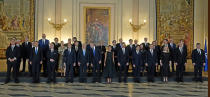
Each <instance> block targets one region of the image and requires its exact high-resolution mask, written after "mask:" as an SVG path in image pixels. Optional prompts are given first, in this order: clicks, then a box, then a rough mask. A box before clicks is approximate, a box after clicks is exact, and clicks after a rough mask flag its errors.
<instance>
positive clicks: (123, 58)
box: [117, 42, 129, 83]
mask: <svg viewBox="0 0 210 97" xmlns="http://www.w3.org/2000/svg"><path fill="white" fill-rule="evenodd" d="M117 57H118V58H117V59H118V66H119V69H120V72H119V82H121V81H122V79H121V76H122V74H123V75H124V82H125V83H127V73H128V65H129V52H128V50H127V49H126V45H125V43H124V42H123V43H122V48H120V49H119V50H118V55H117Z"/></svg>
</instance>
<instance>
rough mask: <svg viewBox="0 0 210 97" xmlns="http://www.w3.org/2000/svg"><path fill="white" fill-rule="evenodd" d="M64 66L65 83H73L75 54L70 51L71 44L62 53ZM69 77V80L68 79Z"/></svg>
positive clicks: (72, 50)
mask: <svg viewBox="0 0 210 97" xmlns="http://www.w3.org/2000/svg"><path fill="white" fill-rule="evenodd" d="M63 62H64V66H65V67H66V81H65V82H66V83H68V82H71V83H73V81H74V66H76V63H75V62H76V54H75V51H74V49H72V47H71V44H70V43H69V44H68V48H67V49H66V50H65V51H64V55H63ZM69 77H70V78H69Z"/></svg>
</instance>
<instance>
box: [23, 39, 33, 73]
mask: <svg viewBox="0 0 210 97" xmlns="http://www.w3.org/2000/svg"><path fill="white" fill-rule="evenodd" d="M31 46H32V44H31V42H29V39H28V36H26V37H25V41H24V42H23V43H22V57H23V69H22V71H21V72H25V67H26V60H28V70H29V72H31V71H30V69H29V67H30V66H29V56H30V51H31Z"/></svg>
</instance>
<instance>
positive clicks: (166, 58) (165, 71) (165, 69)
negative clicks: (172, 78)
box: [161, 52, 171, 77]
mask: <svg viewBox="0 0 210 97" xmlns="http://www.w3.org/2000/svg"><path fill="white" fill-rule="evenodd" d="M161 60H162V64H163V65H162V76H164V77H165V76H168V73H169V69H168V68H169V61H170V60H171V58H170V53H166V52H162V53H161Z"/></svg>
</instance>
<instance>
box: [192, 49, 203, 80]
mask: <svg viewBox="0 0 210 97" xmlns="http://www.w3.org/2000/svg"><path fill="white" fill-rule="evenodd" d="M200 50H201V53H199V52H198V51H197V49H194V50H193V51H192V63H195V66H194V74H195V75H194V76H195V80H197V81H198V80H199V81H202V69H203V63H205V52H204V50H202V49H200ZM197 75H199V78H197Z"/></svg>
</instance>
